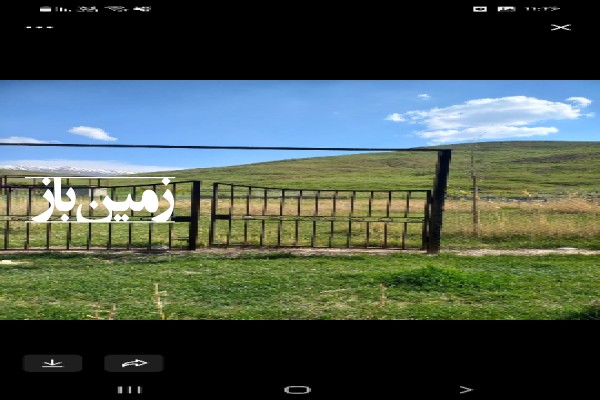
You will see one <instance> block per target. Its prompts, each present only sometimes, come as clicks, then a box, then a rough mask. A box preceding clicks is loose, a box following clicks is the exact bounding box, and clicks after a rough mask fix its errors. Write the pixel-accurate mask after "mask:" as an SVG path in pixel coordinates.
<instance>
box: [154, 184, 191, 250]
mask: <svg viewBox="0 0 600 400" xmlns="http://www.w3.org/2000/svg"><path fill="white" fill-rule="evenodd" d="M201 193H202V192H201V186H200V181H194V182H193V183H192V204H191V207H192V209H191V213H190V217H191V218H190V225H189V235H188V250H196V247H197V246H198V220H199V219H200V196H201ZM150 225H152V224H150ZM169 247H170V246H169Z"/></svg>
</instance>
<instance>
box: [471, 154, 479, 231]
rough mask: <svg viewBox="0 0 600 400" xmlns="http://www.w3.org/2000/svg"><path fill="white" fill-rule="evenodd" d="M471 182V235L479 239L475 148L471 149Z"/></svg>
mask: <svg viewBox="0 0 600 400" xmlns="http://www.w3.org/2000/svg"><path fill="white" fill-rule="evenodd" d="M471 182H472V184H473V204H472V207H471V211H472V213H473V235H475V236H477V237H479V221H480V220H479V202H478V201H479V187H477V171H476V168H475V148H474V147H471Z"/></svg>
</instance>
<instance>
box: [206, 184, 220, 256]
mask: <svg viewBox="0 0 600 400" xmlns="http://www.w3.org/2000/svg"><path fill="white" fill-rule="evenodd" d="M218 201H219V183H218V182H213V192H212V200H211V201H210V225H209V229H208V245H209V246H212V245H214V244H215V229H216V227H217V220H216V218H215V215H217V202H218Z"/></svg>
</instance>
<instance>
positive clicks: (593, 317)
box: [557, 306, 600, 321]
mask: <svg viewBox="0 0 600 400" xmlns="http://www.w3.org/2000/svg"><path fill="white" fill-rule="evenodd" d="M557 319H561V320H584V321H599V320H600V306H588V307H586V308H584V309H583V310H582V311H579V312H573V313H569V314H564V315H561V316H559V317H558V318H557Z"/></svg>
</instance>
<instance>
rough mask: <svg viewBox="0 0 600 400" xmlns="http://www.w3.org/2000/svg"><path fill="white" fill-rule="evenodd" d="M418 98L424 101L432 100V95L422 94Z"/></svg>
mask: <svg viewBox="0 0 600 400" xmlns="http://www.w3.org/2000/svg"><path fill="white" fill-rule="evenodd" d="M417 97H418V98H420V99H423V100H429V99H430V98H431V96H430V95H428V94H427V93H422V94H420V95H417Z"/></svg>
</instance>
